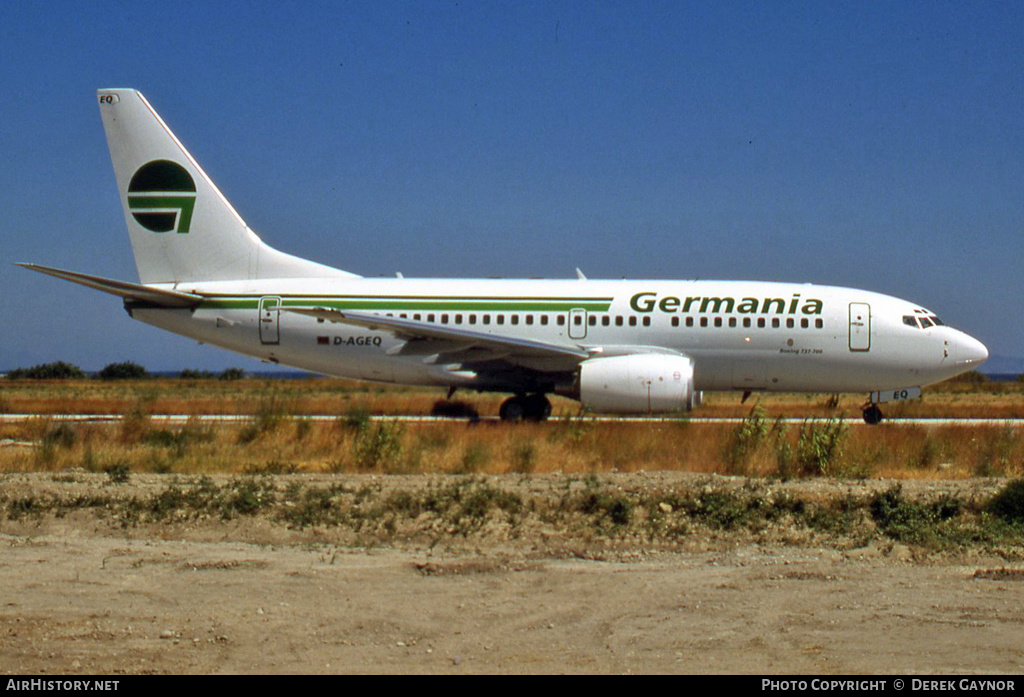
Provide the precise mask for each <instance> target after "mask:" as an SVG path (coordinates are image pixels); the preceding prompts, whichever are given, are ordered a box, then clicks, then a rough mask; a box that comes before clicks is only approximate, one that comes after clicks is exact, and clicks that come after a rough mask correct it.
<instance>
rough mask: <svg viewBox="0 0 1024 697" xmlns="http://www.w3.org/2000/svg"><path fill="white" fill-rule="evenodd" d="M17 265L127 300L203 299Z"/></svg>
mask: <svg viewBox="0 0 1024 697" xmlns="http://www.w3.org/2000/svg"><path fill="white" fill-rule="evenodd" d="M15 265H16V266H21V267H23V268H26V269H28V270H30V271H38V272H39V273H44V274H46V275H47V276H54V277H55V278H62V279H64V280H65V281H71V282H72V283H78V284H79V285H83V286H86V287H87V288H94V289H96V290H101V291H103V292H104V293H110V294H111V295H117V296H120V297H122V298H124V299H125V300H138V301H142V302H147V303H153V304H154V305H159V306H160V307H193V306H195V305H197V304H199V302H200V301H201V300H202V299H203V298H202V297H201V296H199V295H193V294H192V293H182V292H180V291H176V290H166V289H164V288H154V287H152V286H144V285H141V284H138V283H128V282H127V281H115V280H114V279H112V278H103V277H102V276H91V275H89V274H85V273H78V272H77V271H65V270H64V269H55V268H53V267H50V266H40V265H39V264H23V263H17V264H15Z"/></svg>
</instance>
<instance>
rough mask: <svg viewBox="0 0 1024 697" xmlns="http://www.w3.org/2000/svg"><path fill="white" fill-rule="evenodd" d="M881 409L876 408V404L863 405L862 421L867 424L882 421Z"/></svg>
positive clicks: (872, 424)
mask: <svg viewBox="0 0 1024 697" xmlns="http://www.w3.org/2000/svg"><path fill="white" fill-rule="evenodd" d="M883 418H884V417H883V416H882V410H881V409H879V408H878V405H877V404H868V405H867V406H865V407H864V423H866V424H868V425H869V426H874V425H876V424H880V423H882V419H883Z"/></svg>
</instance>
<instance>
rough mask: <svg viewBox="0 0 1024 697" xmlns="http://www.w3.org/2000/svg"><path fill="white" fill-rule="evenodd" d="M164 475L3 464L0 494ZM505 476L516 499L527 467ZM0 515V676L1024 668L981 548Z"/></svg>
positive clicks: (1013, 613) (1011, 621) (1022, 644)
mask: <svg viewBox="0 0 1024 697" xmlns="http://www.w3.org/2000/svg"><path fill="white" fill-rule="evenodd" d="M383 479H385V480H387V481H386V483H385V485H384V486H391V481H392V480H398V481H399V482H400V485H401V486H402V487H404V488H409V487H413V488H415V487H424V486H429V485H430V483H429V482H428V481H427V480H426V479H425V478H421V479H417V478H400V477H396V478H383ZM159 481H160V480H158V479H157V478H156V477H155V476H154V477H149V478H145V477H141V476H135V477H132V478H131V480H130V481H129V482H127V483H123V484H118V485H116V487H115V486H114V485H111V484H110V483H109V482H107V481H106V480H105V479H104V478H103V477H102V476H99V475H80V476H75V477H68V478H66V480H64V481H61V480H60V478H58V477H54V476H52V475H17V476H12V477H8V478H6V479H4V480H3V481H0V492H3V493H4V494H5V495H6V496H7V500H8V501H11V500H12V497H14V496H15V495H21V494H23V493H24V492H26V491H34V492H37V493H38V494H39V495H40V496H42V495H44V494H47V493H49V494H52V493H54V492H59V493H61V494H62V495H65V496H77V495H80V494H81V493H82V492H83V491H86V490H88V491H93V492H95V491H100V490H103V491H109V490H115V489H116V492H117V495H118V496H121V497H125V496H132V495H142V494H143V493H145V492H146V491H150V490H153V488H154V487H157V486H161V485H160V484H159ZM503 486H508V487H512V488H514V489H515V488H518V489H521V490H522V491H521V493H522V496H523V497H524V500H526V499H527V498H528V497H529V495H530V491H534V490H536V489H537V488H538V486H539V485H538V483H537V480H536V479H535V478H520V479H516V480H514V481H513V480H511V479H506V480H504V481H503ZM543 486H546V487H548V488H550V487H551V486H553V484H552V482H551V481H548V482H547V483H546V484H544V485H543ZM794 486H822V485H821V484H806V485H801V484H796V485H794ZM933 486H940V487H946V488H949V487H956V486H963V487H973V486H977V485H976V484H972V483H964V484H962V485H961V484H950V483H948V482H947V483H938V484H934V485H933ZM0 531H2V534H0V672H2V673H15V674H27V673H45V674H108V673H110V674H138V673H175V674H178V673H181V674H184V673H188V674H196V673H200V674H207V673H210V674H214V673H228V674H237V673H352V672H358V673H485V672H486V673H491V672H497V673H652V672H661V673H767V674H781V673H801V674H802V673H815V674H822V673H828V674H837V673H843V674H846V673H867V674H877V673H901V674H946V675H948V674H951V673H968V674H970V673H1020V672H1022V670H1024V604H1022V603H1021V602H1020V600H1021V591H1022V590H1024V583H1022V582H1021V581H1024V571H1022V570H1021V569H1020V567H1021V564H1020V563H1019V562H1016V561H1013V560H1008V559H1007V558H1005V557H1003V556H1001V555H998V554H995V553H993V552H984V551H973V552H966V553H957V554H945V553H943V554H933V553H929V554H922V553H921V552H920V551H919V550H915V549H913V548H912V547H908V546H904V545H899V544H892V543H887V542H885V541H884V540H879V539H878V538H873V539H870V540H867V541H866V542H865V544H863V545H862V546H850V545H849V544H845V543H828V542H826V541H824V540H816V539H812V538H805V539H802V540H800V541H794V540H789V541H785V537H784V536H780V535H768V536H761V537H760V538H757V539H754V538H751V537H750V536H749V535H729V534H722V533H716V534H707V535H701V534H698V533H696V532H693V533H691V534H689V535H687V536H686V538H685V539H684V540H682V541H681V542H680V544H677V545H672V546H666V545H665V544H661V543H654V542H645V541H644V540H643V539H642V538H640V537H637V538H635V539H633V538H621V537H620V538H618V540H617V541H616V540H610V539H608V538H607V537H604V536H602V535H587V534H583V533H580V534H579V535H576V536H574V535H573V534H572V532H571V531H569V530H567V529H558V530H555V529H546V528H545V525H544V524H543V523H539V524H537V525H536V526H532V527H531V526H526V527H525V528H524V529H523V530H522V531H520V532H519V533H517V534H516V535H514V536H509V535H505V534H493V531H492V532H491V533H489V532H488V531H487V526H484V527H482V528H480V529H479V530H478V531H476V532H474V533H472V534H461V535H458V536H450V537H444V536H429V535H427V536H423V535H415V534H409V535H401V534H398V535H395V536H393V537H391V538H389V539H388V540H387V541H386V542H377V543H373V542H370V541H368V539H369V538H364V539H362V540H358V539H354V538H352V537H351V536H350V535H347V534H342V533H341V532H338V531H336V530H334V529H332V528H330V527H325V526H319V527H318V526H310V527H306V528H301V529H299V528H294V527H288V526H285V525H282V524H280V523H279V522H276V521H275V520H273V519H272V518H271V517H269V516H260V515H254V516H242V517H235V518H230V519H221V518H217V517H205V518H204V517H199V518H193V519H187V520H186V519H176V520H169V521H164V522H145V521H142V522H138V523H133V524H131V525H125V524H123V521H122V523H121V524H117V523H116V521H115V520H112V519H111V516H110V514H109V509H108V513H107V514H100V513H98V512H97V511H94V510H73V511H70V512H68V513H67V514H53V513H45V514H41V515H33V516H27V515H26V516H20V517H17V518H12V517H7V518H5V519H4V520H3V522H2V524H0Z"/></svg>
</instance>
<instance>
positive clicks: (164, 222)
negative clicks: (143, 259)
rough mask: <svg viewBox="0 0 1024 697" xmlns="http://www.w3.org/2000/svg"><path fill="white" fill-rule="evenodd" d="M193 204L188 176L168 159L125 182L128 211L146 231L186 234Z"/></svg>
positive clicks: (192, 186) (145, 167)
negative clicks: (126, 184)
mask: <svg viewBox="0 0 1024 697" xmlns="http://www.w3.org/2000/svg"><path fill="white" fill-rule="evenodd" d="M195 204H196V183H195V181H194V180H193V179H192V175H191V174H189V173H188V172H187V171H186V170H185V168H184V167H182V166H181V165H179V164H177V163H176V162H171V161H170V160H153V161H152V162H149V163H147V164H145V165H143V166H142V167H140V168H139V171H138V172H136V173H135V176H133V177H132V180H131V182H129V183H128V209H129V210H130V211H131V212H132V217H133V218H135V221H136V222H137V223H138V224H139V225H141V226H142V227H144V228H146V229H147V230H149V231H150V232H170V231H171V230H174V231H175V232H179V233H186V232H188V231H189V227H190V226H191V224H192V210H193V209H194V208H195Z"/></svg>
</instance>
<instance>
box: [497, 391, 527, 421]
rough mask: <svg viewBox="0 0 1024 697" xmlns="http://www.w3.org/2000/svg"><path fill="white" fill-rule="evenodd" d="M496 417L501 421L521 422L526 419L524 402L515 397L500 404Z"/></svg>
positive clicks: (520, 398)
mask: <svg viewBox="0 0 1024 697" xmlns="http://www.w3.org/2000/svg"><path fill="white" fill-rule="evenodd" d="M498 416H500V417H501V420H502V421H522V420H523V419H524V418H526V400H525V399H524V398H523V397H520V396H518V395H516V396H515V397H509V398H508V399H506V400H505V401H504V402H502V403H501V408H500V409H499V410H498Z"/></svg>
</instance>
